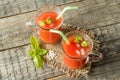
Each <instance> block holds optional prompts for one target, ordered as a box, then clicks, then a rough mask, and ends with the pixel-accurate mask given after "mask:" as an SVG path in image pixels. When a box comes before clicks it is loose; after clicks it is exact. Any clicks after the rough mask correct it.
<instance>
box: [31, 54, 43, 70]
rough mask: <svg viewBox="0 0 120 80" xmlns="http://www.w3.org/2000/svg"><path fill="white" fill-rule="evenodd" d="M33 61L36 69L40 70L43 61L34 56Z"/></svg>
mask: <svg viewBox="0 0 120 80" xmlns="http://www.w3.org/2000/svg"><path fill="white" fill-rule="evenodd" d="M33 61H34V64H35V66H36V67H37V68H40V67H41V66H42V63H43V59H42V58H41V57H40V56H38V55H36V56H35V57H34V58H33Z"/></svg>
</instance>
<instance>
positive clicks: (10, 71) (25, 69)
mask: <svg viewBox="0 0 120 80" xmlns="http://www.w3.org/2000/svg"><path fill="white" fill-rule="evenodd" d="M119 43H120V40H116V41H112V42H110V43H106V44H104V45H103V46H101V52H102V53H103V55H104V59H103V61H101V62H98V63H95V64H94V65H93V67H92V70H91V72H90V74H89V76H88V77H89V78H90V80H97V79H98V80H99V79H103V80H108V79H109V80H113V79H119V76H118V75H120V73H119V69H120V67H119V66H120V64H118V63H119V61H120V58H119V57H120V53H119V52H118V51H119V50H120V44H119ZM113 46H114V47H113ZM0 55H1V56H0V67H1V68H0V71H1V75H2V79H3V80H5V79H6V80H7V79H12V80H14V79H15V80H23V79H24V80H25V79H32V80H34V79H38V80H43V79H46V78H51V77H54V76H59V75H63V74H64V73H62V72H59V71H57V70H54V69H52V68H49V67H47V66H46V65H44V67H43V69H35V66H34V65H33V62H32V61H31V60H29V59H26V57H28V56H27V46H23V47H18V48H14V49H10V50H6V51H2V52H0ZM108 66H109V67H108ZM103 73H105V74H103ZM113 73H114V75H112V74H113ZM82 78H83V79H82ZM63 79H65V80H68V79H70V80H73V78H69V77H65V76H64V77H60V78H57V79H56V80H63ZM79 79H81V80H84V79H85V77H80V78H78V79H75V80H79Z"/></svg>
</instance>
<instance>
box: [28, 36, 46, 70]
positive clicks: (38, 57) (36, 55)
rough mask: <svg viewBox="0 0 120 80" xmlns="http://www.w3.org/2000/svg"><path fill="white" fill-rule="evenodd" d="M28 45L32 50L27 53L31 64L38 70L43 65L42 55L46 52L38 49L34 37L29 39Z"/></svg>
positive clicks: (37, 43)
mask: <svg viewBox="0 0 120 80" xmlns="http://www.w3.org/2000/svg"><path fill="white" fill-rule="evenodd" d="M30 43H31V46H32V49H31V50H29V51H28V54H29V55H30V56H31V57H32V58H33V62H34V64H35V66H36V67H37V68H40V67H41V66H42V63H43V57H42V56H43V55H45V54H46V53H47V50H45V49H43V48H40V47H39V42H38V40H37V38H36V37H35V36H31V37H30Z"/></svg>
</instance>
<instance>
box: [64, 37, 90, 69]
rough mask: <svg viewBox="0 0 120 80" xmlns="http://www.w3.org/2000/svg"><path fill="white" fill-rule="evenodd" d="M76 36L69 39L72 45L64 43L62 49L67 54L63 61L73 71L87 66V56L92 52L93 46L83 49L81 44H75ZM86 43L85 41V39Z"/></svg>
mask: <svg viewBox="0 0 120 80" xmlns="http://www.w3.org/2000/svg"><path fill="white" fill-rule="evenodd" d="M74 39H75V36H71V37H69V38H68V40H69V42H70V44H69V45H68V44H66V43H65V42H64V41H63V42H62V48H63V50H64V52H65V54H64V56H63V59H64V63H65V64H66V65H67V66H68V67H69V68H72V69H78V68H82V67H83V66H84V65H85V62H86V59H87V55H88V53H89V52H90V50H91V46H90V45H88V46H87V47H82V46H81V44H80V43H79V44H78V43H75V42H74ZM83 41H84V39H83Z"/></svg>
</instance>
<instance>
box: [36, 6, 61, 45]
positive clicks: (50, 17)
mask: <svg viewBox="0 0 120 80" xmlns="http://www.w3.org/2000/svg"><path fill="white" fill-rule="evenodd" d="M60 12H61V10H60V8H59V7H57V6H54V5H51V4H47V5H45V6H42V7H41V8H40V9H39V10H38V11H37V16H36V18H35V22H36V24H37V25H38V26H39V36H40V39H41V40H42V41H43V42H45V43H56V42H58V41H59V40H60V38H61V36H60V35H59V34H56V33H51V32H50V31H49V30H50V29H56V30H61V25H62V23H63V17H61V18H60V19H56V17H57V16H58V14H59V13H60Z"/></svg>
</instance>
